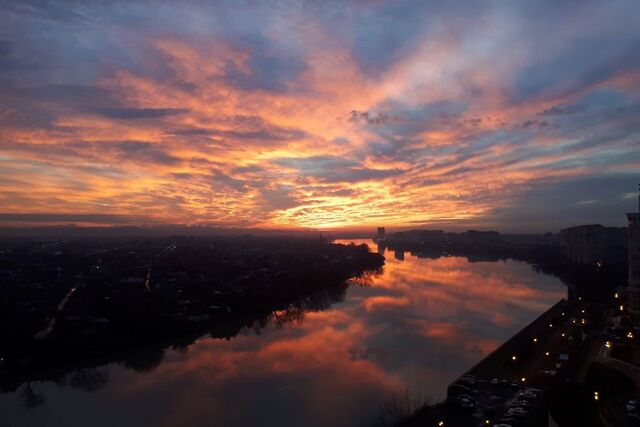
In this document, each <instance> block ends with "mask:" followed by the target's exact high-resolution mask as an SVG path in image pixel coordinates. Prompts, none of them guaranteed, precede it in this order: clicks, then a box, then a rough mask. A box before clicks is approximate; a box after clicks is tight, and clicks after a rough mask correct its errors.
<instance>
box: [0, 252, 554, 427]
mask: <svg viewBox="0 0 640 427" xmlns="http://www.w3.org/2000/svg"><path fill="white" fill-rule="evenodd" d="M387 255H388V256H387V257H386V258H387V261H386V262H387V264H386V266H385V267H384V271H383V273H382V274H379V275H372V276H369V277H367V278H366V280H360V281H358V282H359V284H353V285H352V286H351V287H350V288H349V290H348V292H347V295H346V298H345V300H344V301H343V302H340V303H338V304H336V305H334V306H332V307H331V308H329V309H328V310H324V311H310V312H306V313H304V318H303V320H302V321H300V320H301V319H299V321H297V322H291V323H286V324H284V325H281V324H280V325H279V324H278V323H277V322H276V321H272V322H270V323H269V324H268V325H267V326H266V327H265V328H263V329H259V328H256V329H250V328H248V329H245V330H243V332H242V333H241V334H239V335H238V336H236V337H235V338H233V339H231V340H230V341H226V340H221V339H214V338H202V339H200V340H198V341H197V343H196V344H194V345H191V346H189V347H188V348H186V349H183V350H182V351H177V350H168V351H167V352H166V354H165V357H164V359H163V361H162V363H161V364H160V365H159V366H158V367H157V368H156V369H155V370H153V371H152V372H149V373H138V372H133V371H131V370H126V369H123V368H121V367H119V366H113V367H112V369H111V376H110V377H111V382H110V383H109V384H108V385H107V386H106V387H105V388H104V389H102V390H100V391H99V392H98V393H94V394H91V395H84V396H83V397H81V398H79V397H78V396H79V394H78V393H79V392H77V391H74V392H71V391H67V390H64V389H55V390H54V391H47V393H48V394H49V395H54V397H55V399H54V401H55V402H54V403H49V404H47V405H43V406H42V407H40V408H38V409H37V411H39V414H35V415H34V414H33V413H32V414H31V415H29V417H36V418H38V417H39V416H42V417H43V418H42V419H46V416H48V415H50V413H51V412H52V411H56V409H55V408H54V406H55V405H60V404H63V405H74V406H75V407H78V408H79V410H78V411H79V412H80V413H81V412H82V411H83V410H91V411H92V412H93V413H94V414H97V415H100V414H101V413H105V417H104V418H102V420H103V421H102V422H105V424H104V425H108V423H109V422H112V421H113V420H114V419H115V418H118V423H119V425H121V426H125V425H159V426H178V425H179V426H199V425H219V426H231V425H233V426H255V425H278V426H297V425H305V426H327V425H331V426H352V425H359V423H362V422H366V420H368V419H371V418H372V417H373V416H375V415H376V411H377V409H378V407H379V405H381V404H382V403H383V402H384V401H385V399H387V398H388V397H389V396H390V395H391V393H393V392H397V391H402V390H404V389H405V388H407V387H408V388H409V389H410V390H413V391H415V392H424V393H427V394H428V395H430V396H432V397H433V398H434V399H436V400H437V399H440V398H441V397H443V395H444V393H445V391H446V385H447V384H448V383H449V382H450V381H451V380H452V379H453V378H455V377H456V376H457V375H459V374H461V373H462V372H464V371H465V370H466V369H468V368H469V367H471V366H472V365H473V364H474V363H476V362H477V361H478V360H480V359H481V358H482V357H483V356H484V355H486V354H487V353H489V352H490V351H492V350H493V349H494V348H496V347H497V346H498V345H499V344H500V343H501V342H503V341H504V340H505V339H506V338H508V337H509V336H511V335H512V334H513V333H515V332H516V331H517V330H519V329H520V328H521V327H523V326H524V325H525V324H527V323H528V322H530V321H531V320H533V319H534V318H535V317H536V316H537V315H538V314H540V313H541V312H543V311H544V310H545V309H546V308H548V307H549V306H551V305H552V304H553V303H555V302H556V301H557V300H558V299H560V298H562V297H563V296H564V295H565V292H566V290H565V288H564V286H562V285H561V284H560V281H559V280H558V279H556V278H553V277H550V276H545V275H542V274H538V273H536V272H534V271H533V270H532V269H531V266H530V265H528V264H525V263H521V262H515V261H507V262H477V263H470V262H468V261H467V259H466V258H458V257H447V258H439V259H418V258H416V257H415V256H413V255H410V254H406V256H405V260H404V261H399V260H396V259H394V258H393V256H390V255H392V254H387ZM45 387H46V388H48V386H46V385H45ZM40 388H42V387H40ZM87 396H89V397H87ZM2 402H3V401H2V400H1V398H0V408H2V407H4V405H3V404H2ZM56 412H57V411H56ZM57 413H58V416H60V413H59V412H57ZM106 414H108V415H106ZM118 414H120V416H119V417H118ZM15 415H16V416H18V417H19V418H22V416H23V415H24V416H26V415H25V414H22V413H21V414H18V413H15ZM74 416H77V415H71V414H65V415H63V416H62V417H63V418H65V419H66V421H68V424H72V423H73V421H72V419H71V418H72V417H74Z"/></svg>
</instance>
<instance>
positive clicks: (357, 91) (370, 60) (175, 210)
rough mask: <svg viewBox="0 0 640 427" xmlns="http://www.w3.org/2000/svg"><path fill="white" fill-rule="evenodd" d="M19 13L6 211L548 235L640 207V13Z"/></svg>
mask: <svg viewBox="0 0 640 427" xmlns="http://www.w3.org/2000/svg"><path fill="white" fill-rule="evenodd" d="M0 7H1V8H2V9H3V10H2V11H1V13H0V24H1V25H0V28H2V29H1V30H0V206H2V211H3V213H7V214H13V215H18V216H19V215H21V214H50V213H52V212H53V213H56V214H60V215H62V217H64V215H66V214H82V215H86V218H91V217H92V216H95V215H97V214H100V215H112V216H113V217H114V218H136V221H138V222H145V221H149V222H154V223H155V222H158V221H160V222H172V223H176V222H178V223H205V224H206V223H211V224H216V225H233V226H263V227H264V226H267V227H291V226H302V227H351V226H373V225H377V224H382V225H390V226H398V227H401V226H418V225H426V226H448V227H467V226H479V227H483V226H486V227H495V228H501V229H524V228H527V227H532V228H540V229H543V228H544V227H551V228H554V227H560V226H563V225H568V224H573V223H575V222H576V221H578V220H583V221H586V222H605V223H622V222H623V221H624V215H623V214H624V211H625V210H630V209H632V208H633V207H634V205H635V203H634V202H633V200H632V199H631V198H629V196H628V194H629V193H630V192H632V191H633V190H634V189H635V182H636V181H637V180H638V178H639V174H638V171H639V170H640V139H639V134H640V29H639V28H640V27H638V25H637V22H638V21H639V20H640V5H639V4H638V3H637V2H635V1H632V0H629V1H615V2H600V1H585V2H536V3H535V4H533V3H532V2H509V3H508V4H506V3H504V2H500V3H496V2H492V1H486V2H485V1H481V2H477V1H473V2H471V1H469V2H467V1H453V2H452V1H447V2H444V1H431V2H428V3H425V2H410V1H400V2H392V3H386V2H376V1H372V2H358V3H354V4H349V5H346V4H343V3H338V2H308V3H305V2H288V1H278V2H275V1H274V2H260V3H255V4H247V3H242V4H240V3H235V2H231V3H222V2H221V3H218V4H215V3H214V4H204V3H202V2H195V1H193V2H189V3H182V4H181V5H176V4H171V3H166V2H153V1H147V2H138V3H136V4H130V3H128V2H121V3H120V2H116V3H113V4H112V3H109V4H108V5H107V4H104V3H101V2H83V3H77V2H69V3H64V2H55V3H53V2H51V3H49V2H34V3H33V4H29V3H27V2H15V3H11V2H9V3H4V4H3V5H1V6H0ZM546 198H555V200H557V203H556V204H547V203H544V200H545V199H546ZM585 200H589V201H590V203H584V201H585ZM541 201H542V205H541V204H540V202H541ZM532 212H535V213H536V215H532ZM100 215H98V216H97V217H96V218H99V219H101V220H103V219H105V218H107V217H106V216H100ZM12 218H14V217H12ZM33 218H36V217H31V219H30V220H31V221H33ZM523 218H524V219H523ZM0 220H2V219H1V218H0ZM3 221H4V222H6V221H7V220H6V219H5V220H3Z"/></svg>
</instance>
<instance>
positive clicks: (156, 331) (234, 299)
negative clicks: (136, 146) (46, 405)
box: [0, 236, 384, 390]
mask: <svg viewBox="0 0 640 427" xmlns="http://www.w3.org/2000/svg"><path fill="white" fill-rule="evenodd" d="M383 264H384V258H383V257H382V256H380V255H378V254H374V253H371V252H369V250H368V248H367V246H366V245H361V246H354V245H338V244H332V243H328V242H326V241H324V240H322V239H320V238H315V237H314V238H304V237H287V238H275V237H252V236H244V237H176V238H156V239H144V240H133V239H104V238H103V239H101V240H99V241H97V240H95V239H81V240H69V241H63V240H34V239H12V240H5V241H2V242H0V340H1V341H0V342H2V343H3V345H2V348H1V353H2V354H0V390H12V389H15V388H17V387H18V386H19V385H20V384H21V383H23V382H25V381H30V380H36V379H41V378H44V377H46V378H53V379H55V378H56V376H60V375H62V374H63V373H64V372H65V370H67V369H71V368H77V367H78V366H79V365H83V364H86V365H87V366H91V365H92V364H93V362H96V361H102V362H105V361H121V360H125V363H126V359H127V354H128V352H130V351H131V350H133V349H140V348H148V349H153V348H155V349H158V350H159V351H158V352H154V351H151V353H153V354H156V353H157V354H160V355H161V349H162V348H165V347H167V346H170V345H174V346H180V345H188V344H189V343H191V342H193V341H194V340H195V339H197V338H198V337H199V336H202V335H204V334H210V335H211V336H214V337H226V338H230V337H232V336H235V334H237V332H238V331H239V330H240V329H241V328H243V327H246V326H253V327H260V325H261V324H262V325H264V323H266V322H267V321H268V320H269V319H272V318H274V316H275V318H276V320H277V321H282V322H286V321H288V320H289V318H292V317H293V318H295V317H296V315H297V313H300V312H302V311H303V309H304V310H308V309H313V308H314V307H315V306H318V307H319V308H323V306H326V305H327V304H328V303H330V302H331V301H334V300H339V299H340V296H341V295H343V294H344V290H345V289H346V286H347V285H346V281H347V280H348V279H349V278H353V277H357V276H361V275H363V274H365V272H367V271H375V270H377V269H380V268H381V267H382V266H383ZM296 307H299V308H300V310H296ZM153 359H154V357H153V355H152V356H151V357H150V359H149V360H150V361H149V360H145V361H135V360H133V361H130V364H132V365H133V366H134V367H135V365H136V364H137V363H138V362H139V364H141V365H142V368H144V366H145V365H146V364H148V363H152V362H153Z"/></svg>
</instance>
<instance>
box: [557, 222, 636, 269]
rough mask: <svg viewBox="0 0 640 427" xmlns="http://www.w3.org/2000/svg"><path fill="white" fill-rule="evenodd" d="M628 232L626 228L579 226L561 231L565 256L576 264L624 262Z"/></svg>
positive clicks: (593, 225)
mask: <svg viewBox="0 0 640 427" xmlns="http://www.w3.org/2000/svg"><path fill="white" fill-rule="evenodd" d="M626 232H627V230H626V228H624V227H605V226H603V225H600V224H592V225H578V226H576V227H569V228H565V229H563V230H561V231H560V238H561V240H562V243H563V245H564V252H565V254H566V255H567V256H568V257H569V258H570V259H571V260H572V261H573V262H575V263H578V264H598V263H601V264H602V263H616V262H620V261H623V260H624V256H625V250H626V243H627V242H626V240H627V237H626V234H627V233H626Z"/></svg>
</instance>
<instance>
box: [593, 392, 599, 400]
mask: <svg viewBox="0 0 640 427" xmlns="http://www.w3.org/2000/svg"><path fill="white" fill-rule="evenodd" d="M593 398H594V399H595V400H598V399H599V398H600V396H599V395H598V392H597V391H594V392H593Z"/></svg>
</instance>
